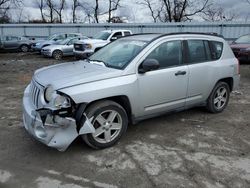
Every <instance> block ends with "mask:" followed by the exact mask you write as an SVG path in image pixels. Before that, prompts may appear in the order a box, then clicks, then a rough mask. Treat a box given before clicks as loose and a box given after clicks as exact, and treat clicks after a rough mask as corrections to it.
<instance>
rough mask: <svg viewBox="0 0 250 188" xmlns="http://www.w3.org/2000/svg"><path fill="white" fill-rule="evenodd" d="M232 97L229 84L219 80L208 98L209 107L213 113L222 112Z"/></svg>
mask: <svg viewBox="0 0 250 188" xmlns="http://www.w3.org/2000/svg"><path fill="white" fill-rule="evenodd" d="M229 97H230V89H229V85H228V84H227V83H226V82H218V83H217V84H216V85H215V87H214V89H213V91H212V92H211V94H210V96H209V97H208V100H207V109H208V111H209V112H211V113H220V112H222V111H223V110H224V109H225V108H226V107H227V104H228V101H229Z"/></svg>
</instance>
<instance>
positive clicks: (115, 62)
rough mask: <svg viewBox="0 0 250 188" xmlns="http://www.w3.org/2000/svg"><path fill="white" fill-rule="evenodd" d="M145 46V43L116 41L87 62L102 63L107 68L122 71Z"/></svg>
mask: <svg viewBox="0 0 250 188" xmlns="http://www.w3.org/2000/svg"><path fill="white" fill-rule="evenodd" d="M146 44H147V42H145V41H135V40H118V41H115V42H112V43H110V44H109V45H107V46H106V47H104V48H102V49H100V50H99V51H97V52H96V53H94V54H93V55H92V56H90V58H89V60H90V61H98V62H103V63H104V64H105V65H106V66H107V67H112V68H116V69H123V68H125V67H126V66H127V65H128V64H129V63H130V61H131V60H132V59H133V58H134V57H135V56H136V55H137V54H138V53H139V52H140V51H141V50H142V48H143V47H144V46H145V45H146Z"/></svg>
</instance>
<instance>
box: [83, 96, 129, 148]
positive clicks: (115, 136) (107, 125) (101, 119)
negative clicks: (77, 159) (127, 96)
mask: <svg viewBox="0 0 250 188" xmlns="http://www.w3.org/2000/svg"><path fill="white" fill-rule="evenodd" d="M86 115H87V117H88V118H92V117H93V120H92V122H91V123H92V124H93V125H94V127H95V129H96V132H95V133H93V134H85V135H81V137H82V139H83V140H84V141H85V143H86V144H87V145H88V146H90V147H92V148H94V149H103V148H107V147H111V146H113V145H114V144H115V143H117V142H118V140H120V138H121V137H122V136H123V135H124V134H125V133H126V130H127V127H128V116H127V113H126V111H125V110H124V108H123V107H122V106H121V105H119V104H117V103H116V102H113V101H108V100H107V101H100V102H96V103H94V104H93V105H91V106H90V107H88V108H87V110H86ZM97 131H98V132H97Z"/></svg>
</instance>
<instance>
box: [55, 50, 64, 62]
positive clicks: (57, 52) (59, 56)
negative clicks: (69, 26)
mask: <svg viewBox="0 0 250 188" xmlns="http://www.w3.org/2000/svg"><path fill="white" fill-rule="evenodd" d="M52 56H53V58H54V59H56V60H61V59H62V57H63V52H62V51H61V50H55V51H54V52H53V54H52Z"/></svg>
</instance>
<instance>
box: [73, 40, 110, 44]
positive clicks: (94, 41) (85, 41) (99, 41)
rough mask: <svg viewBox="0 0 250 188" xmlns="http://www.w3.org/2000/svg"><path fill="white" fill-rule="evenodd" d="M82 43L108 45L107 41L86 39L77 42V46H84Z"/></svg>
mask: <svg viewBox="0 0 250 188" xmlns="http://www.w3.org/2000/svg"><path fill="white" fill-rule="evenodd" d="M82 43H86V44H97V43H107V41H106V40H100V39H84V40H80V41H79V42H76V44H82Z"/></svg>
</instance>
